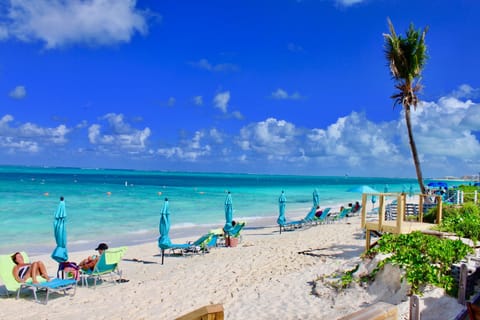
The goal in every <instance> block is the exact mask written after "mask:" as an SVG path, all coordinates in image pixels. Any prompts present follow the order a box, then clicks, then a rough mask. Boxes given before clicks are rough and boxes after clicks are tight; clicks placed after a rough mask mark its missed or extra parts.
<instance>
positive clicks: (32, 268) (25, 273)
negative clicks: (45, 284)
mask: <svg viewBox="0 0 480 320" xmlns="http://www.w3.org/2000/svg"><path fill="white" fill-rule="evenodd" d="M12 260H13V262H15V267H13V276H14V277H15V280H17V281H18V282H22V283H23V282H25V281H27V280H28V279H29V278H32V282H33V283H38V281H37V276H41V277H42V278H44V279H45V280H47V281H49V280H50V277H49V276H48V273H47V269H46V268H45V265H44V264H43V262H41V261H35V262H32V263H25V260H23V256H22V254H21V253H20V252H16V253H15V254H14V255H12Z"/></svg>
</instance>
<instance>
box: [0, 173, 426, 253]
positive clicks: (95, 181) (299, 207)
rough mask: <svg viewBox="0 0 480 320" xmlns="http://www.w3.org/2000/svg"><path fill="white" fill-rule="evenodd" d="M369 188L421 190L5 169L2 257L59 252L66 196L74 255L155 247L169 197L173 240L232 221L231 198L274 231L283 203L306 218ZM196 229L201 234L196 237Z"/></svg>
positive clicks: (376, 182)
mask: <svg viewBox="0 0 480 320" xmlns="http://www.w3.org/2000/svg"><path fill="white" fill-rule="evenodd" d="M360 185H369V186H370V187H372V188H376V189H377V190H378V191H384V189H385V188H387V189H388V191H389V192H401V191H404V192H408V191H409V188H410V185H412V186H413V189H414V190H415V191H418V184H417V182H416V180H415V179H395V178H367V177H363V178H362V177H347V176H344V177H322V176H285V175H258V174H226V173H186V172H159V171H133V170H109V169H80V168H33V167H11V166H3V167H1V166H0V226H1V227H0V254H5V253H10V252H12V251H20V250H25V251H27V252H29V253H30V254H44V253H49V252H51V251H52V250H53V249H54V248H55V240H54V235H53V216H54V213H55V211H56V209H57V207H58V204H59V200H60V197H62V196H63V197H64V198H65V207H66V212H67V234H68V237H67V239H68V244H67V247H68V249H69V250H84V249H93V248H94V246H95V245H96V243H98V242H107V243H110V244H116V245H131V244H136V243H146V242H156V241H157V238H158V236H159V231H158V225H159V218H160V211H161V209H162V207H163V204H164V201H165V198H168V200H169V207H170V222H171V230H170V236H171V238H172V239H175V237H176V236H177V237H178V236H180V235H184V236H185V235H186V232H187V233H201V232H200V230H207V229H209V228H219V227H222V226H223V225H224V223H225V214H224V202H225V198H226V195H227V192H229V191H230V192H231V195H232V199H233V209H234V213H233V214H234V217H233V218H234V220H240V221H242V220H243V221H246V222H247V226H248V225H254V224H255V221H260V220H261V221H262V223H267V224H269V225H275V224H276V219H277V217H278V197H279V195H280V193H281V191H282V190H284V191H285V194H286V197H287V208H286V216H287V219H288V218H291V217H298V216H304V215H306V213H307V212H308V211H309V210H310V208H311V207H312V192H313V190H314V189H317V190H318V192H319V194H320V205H321V207H328V206H333V207H334V206H339V205H340V204H345V205H346V204H347V203H351V202H355V201H360V200H361V194H355V193H351V192H347V190H348V189H350V188H352V187H355V186H360ZM196 231H197V232H196Z"/></svg>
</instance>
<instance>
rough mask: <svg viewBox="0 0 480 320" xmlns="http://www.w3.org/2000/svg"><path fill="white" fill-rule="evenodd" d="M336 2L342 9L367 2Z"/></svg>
mask: <svg viewBox="0 0 480 320" xmlns="http://www.w3.org/2000/svg"><path fill="white" fill-rule="evenodd" d="M335 2H336V3H337V4H338V5H340V6H342V7H350V6H353V5H355V4H358V3H362V2H365V0H335Z"/></svg>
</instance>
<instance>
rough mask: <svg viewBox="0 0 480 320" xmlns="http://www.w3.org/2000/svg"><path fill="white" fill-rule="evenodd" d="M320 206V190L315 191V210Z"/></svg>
mask: <svg viewBox="0 0 480 320" xmlns="http://www.w3.org/2000/svg"><path fill="white" fill-rule="evenodd" d="M319 205H320V195H319V194H318V190H317V189H315V190H313V208H315V209H316V208H317V207H318V206H319Z"/></svg>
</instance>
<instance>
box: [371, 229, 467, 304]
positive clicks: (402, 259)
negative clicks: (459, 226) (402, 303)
mask: <svg viewBox="0 0 480 320" xmlns="http://www.w3.org/2000/svg"><path fill="white" fill-rule="evenodd" d="M472 252H473V249H472V248H471V247H469V246H468V245H466V244H464V243H463V242H462V241H460V240H451V239H440V238H437V237H434V236H431V235H426V234H423V233H421V232H418V231H416V232H412V233H410V234H388V233H387V234H384V235H383V236H382V237H381V238H380V239H379V240H378V244H377V246H375V247H373V248H371V249H370V250H369V251H368V252H367V254H366V255H367V256H374V255H375V254H378V253H384V254H391V255H389V256H388V257H387V258H386V259H384V260H382V261H381V262H380V263H379V264H378V265H377V267H376V268H375V270H374V271H373V272H372V274H373V275H375V274H376V273H377V272H378V271H379V270H381V269H382V268H383V267H384V266H385V265H386V264H389V263H390V264H392V265H397V266H399V267H400V268H402V269H403V270H404V271H405V275H404V277H405V278H406V280H407V282H408V284H409V285H410V287H411V293H413V294H420V295H421V293H422V292H421V291H422V288H424V287H425V286H427V285H429V284H430V285H433V286H436V287H440V288H444V289H445V290H446V291H447V292H449V293H453V292H455V290H456V286H457V284H456V283H455V281H454V279H453V277H452V276H451V272H450V270H451V265H452V264H454V263H457V262H459V261H460V260H462V259H463V258H465V257H466V256H467V254H469V253H472Z"/></svg>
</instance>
